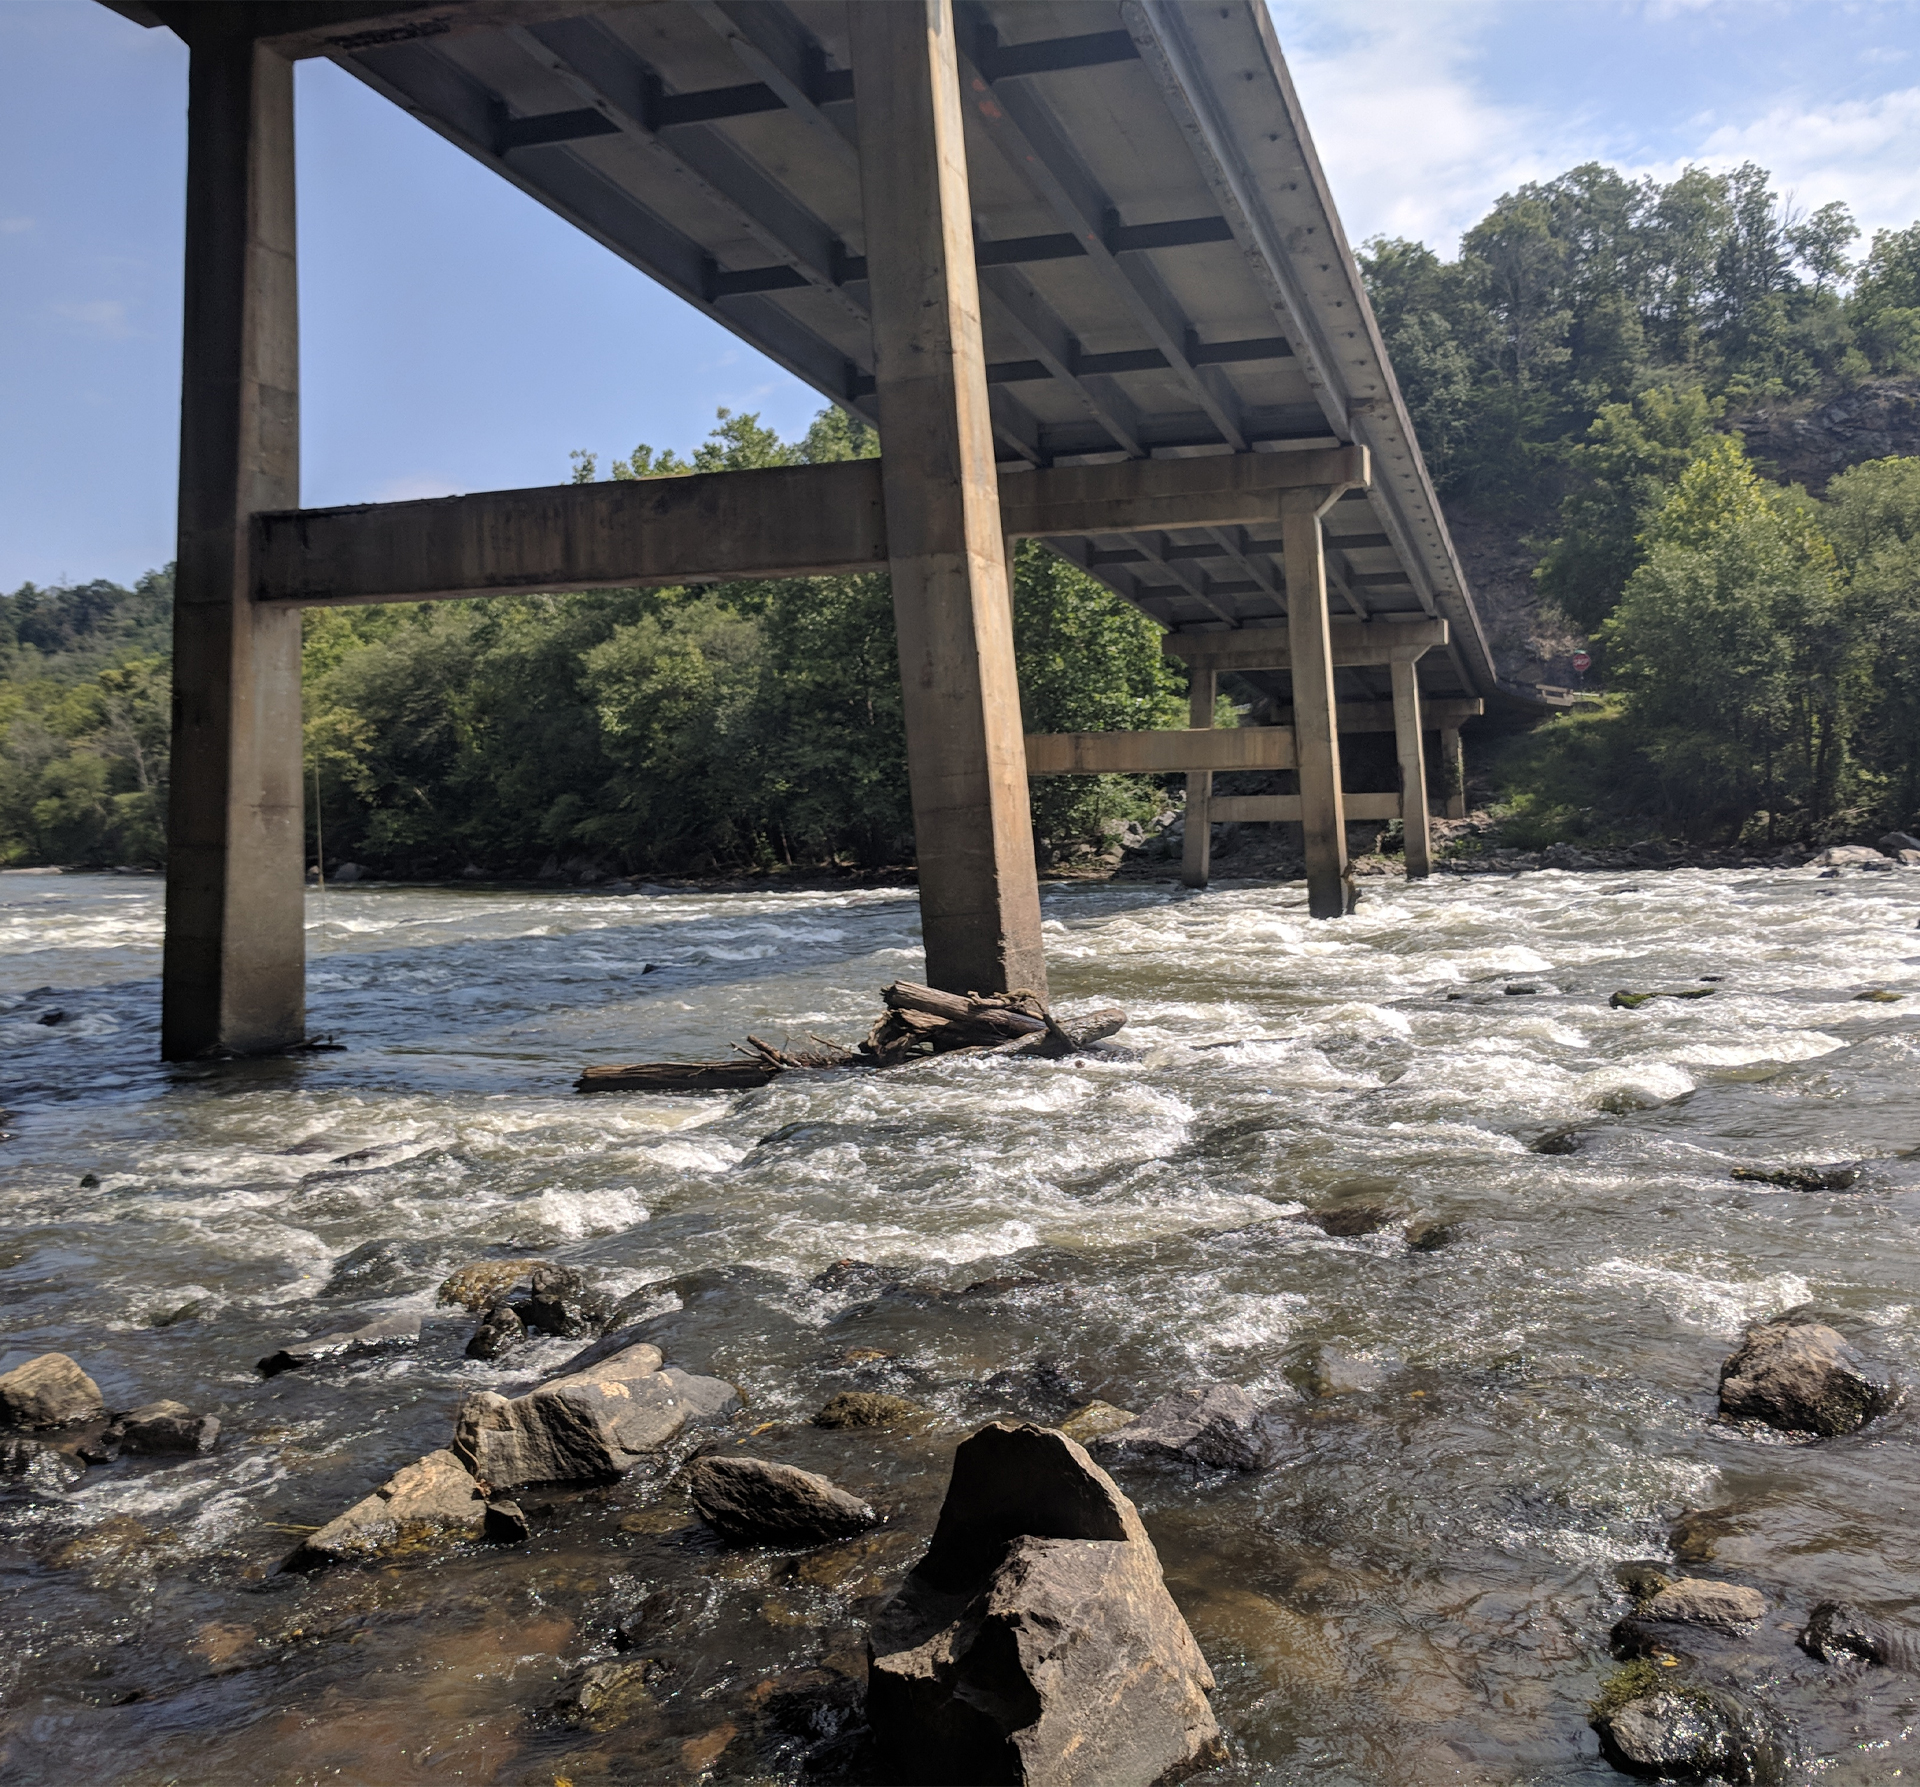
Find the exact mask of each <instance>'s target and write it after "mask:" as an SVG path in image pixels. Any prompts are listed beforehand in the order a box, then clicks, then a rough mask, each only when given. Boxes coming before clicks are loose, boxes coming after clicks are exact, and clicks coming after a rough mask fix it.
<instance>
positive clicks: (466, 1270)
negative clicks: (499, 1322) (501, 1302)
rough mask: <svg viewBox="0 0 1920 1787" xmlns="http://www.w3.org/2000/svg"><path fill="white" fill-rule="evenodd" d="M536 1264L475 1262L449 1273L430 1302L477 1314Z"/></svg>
mask: <svg viewBox="0 0 1920 1787" xmlns="http://www.w3.org/2000/svg"><path fill="white" fill-rule="evenodd" d="M539 1263H540V1262H539V1261H538V1260H476V1261H474V1262H473V1263H472V1264H471V1265H467V1266H462V1267H461V1268H460V1269H459V1270H458V1271H457V1272H452V1273H449V1274H448V1275H447V1277H446V1278H445V1279H444V1280H442V1282H441V1285H440V1288H439V1290H437V1291H436V1292H434V1301H435V1302H436V1303H446V1304H450V1305H451V1306H453V1307H454V1308H456V1309H470V1310H472V1311H473V1312H474V1313H475V1314H478V1313H479V1312H480V1311H481V1310H483V1309H485V1308H486V1307H487V1305H488V1304H490V1303H492V1302H494V1301H495V1300H496V1299H497V1298H500V1297H503V1296H505V1295H506V1294H507V1292H509V1291H511V1290H512V1289H513V1287H514V1286H515V1285H517V1284H519V1283H520V1282H521V1281H522V1280H523V1279H525V1278H526V1277H528V1276H529V1275H530V1274H531V1273H532V1271H533V1269H534V1267H535V1266H537V1265H538V1264H539Z"/></svg>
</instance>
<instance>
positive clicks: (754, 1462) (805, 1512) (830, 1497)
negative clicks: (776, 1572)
mask: <svg viewBox="0 0 1920 1787" xmlns="http://www.w3.org/2000/svg"><path fill="white" fill-rule="evenodd" d="M687 1476H688V1487H689V1489H690V1490H691V1491H692V1495H693V1506H694V1511H695V1512H696V1513H697V1514H698V1515H699V1516H700V1518H701V1519H702V1520H704V1521H705V1522H706V1523H707V1524H708V1525H709V1526H710V1527H712V1528H713V1530H714V1531H715V1532H717V1533H718V1534H719V1535H720V1536H721V1538H723V1539H732V1540H733V1541H735V1542H736V1543H737V1544H743V1545H828V1544H831V1543H832V1542H833V1541H834V1540H835V1539H851V1538H852V1537H853V1536H854V1534H855V1533H863V1532H865V1531H866V1530H867V1528H868V1527H870V1526H875V1525H877V1524H878V1523H879V1519H880V1516H879V1515H877V1514H876V1513H874V1511H873V1510H872V1509H871V1508H870V1507H868V1506H867V1504H866V1503H865V1502H863V1501H861V1500H860V1499H859V1498H858V1497H857V1496H851V1495H849V1494H847V1492H846V1491H845V1490H844V1489H841V1488H839V1487H838V1486H837V1485H836V1484H834V1483H833V1482H831V1481H830V1480H829V1479H827V1478H826V1477H822V1476H820V1475H819V1474H818V1473H816V1472H814V1471H803V1470H800V1469H798V1468H796V1467H795V1466H793V1465H791V1464H774V1463H773V1462H771V1461H770V1460H768V1459H765V1458H743V1457H738V1456H733V1457H727V1456H720V1457H707V1458H700V1459H696V1460H695V1461H694V1464H693V1468H692V1469H691V1470H690V1471H689V1472H688V1473H687Z"/></svg>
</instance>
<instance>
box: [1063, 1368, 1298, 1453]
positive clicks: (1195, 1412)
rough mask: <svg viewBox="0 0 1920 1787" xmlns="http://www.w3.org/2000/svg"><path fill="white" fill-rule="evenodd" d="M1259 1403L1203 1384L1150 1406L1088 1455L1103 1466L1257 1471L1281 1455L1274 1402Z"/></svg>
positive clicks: (1225, 1387) (1230, 1388)
mask: <svg viewBox="0 0 1920 1787" xmlns="http://www.w3.org/2000/svg"><path fill="white" fill-rule="evenodd" d="M1291 1400H1295V1398H1294V1396H1293V1393H1292V1392H1291V1391H1289V1392H1288V1393H1287V1395H1286V1396H1284V1397H1280V1398H1276V1399H1272V1400H1269V1401H1267V1402H1261V1401H1259V1400H1258V1399H1257V1398H1256V1397H1254V1396H1252V1395H1250V1394H1249V1393H1248V1392H1247V1391H1245V1390H1243V1389H1241V1388H1240V1386H1239V1385H1238V1384H1207V1385H1204V1386H1202V1387H1201V1388H1199V1389H1197V1390H1175V1391H1174V1392H1173V1393H1172V1394H1171V1395H1169V1396H1163V1397H1161V1398H1160V1400H1159V1401H1158V1402H1156V1403H1154V1404H1152V1405H1151V1406H1150V1407H1149V1408H1148V1409H1147V1410H1146V1411H1145V1413H1143V1414H1142V1415H1141V1416H1140V1418H1139V1419H1138V1420H1137V1421H1135V1422H1133V1423H1132V1425H1131V1426H1127V1427H1118V1428H1115V1429H1114V1430H1113V1431H1112V1432H1110V1433H1103V1434H1101V1435H1100V1436H1099V1437H1098V1438H1097V1439H1096V1440H1095V1441H1094V1442H1093V1447H1092V1450H1093V1452H1094V1454H1095V1456H1096V1457H1098V1458H1099V1459H1100V1460H1101V1461H1102V1462H1103V1463H1113V1464H1148V1463H1175V1464H1197V1465H1203V1466H1206V1467H1207V1468H1209V1469H1212V1470H1229V1471H1257V1470H1264V1469H1265V1468H1266V1467H1267V1466H1268V1465H1270V1464H1272V1463H1273V1462H1274V1460H1275V1458H1276V1457H1277V1456H1278V1453H1279V1449H1280V1434H1279V1431H1278V1428H1277V1425H1276V1423H1275V1421H1274V1418H1273V1409H1274V1407H1275V1404H1276V1402H1278V1401H1291Z"/></svg>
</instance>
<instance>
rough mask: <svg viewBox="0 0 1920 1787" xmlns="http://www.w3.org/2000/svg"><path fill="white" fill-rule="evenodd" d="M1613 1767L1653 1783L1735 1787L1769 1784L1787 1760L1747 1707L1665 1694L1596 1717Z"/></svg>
mask: <svg viewBox="0 0 1920 1787" xmlns="http://www.w3.org/2000/svg"><path fill="white" fill-rule="evenodd" d="M1593 1726H1594V1729H1595V1731H1597V1732H1598V1733H1599V1735H1600V1748H1601V1751H1602V1753H1603V1754H1604V1755H1605V1756H1606V1758H1607V1760H1608V1761H1609V1762H1611V1763H1612V1764H1613V1765H1614V1767H1615V1768H1618V1769H1621V1770H1623V1771H1624V1772H1626V1773H1627V1774H1634V1775H1643V1776H1649V1777H1652V1778H1655V1779H1668V1778H1672V1777H1678V1778H1679V1779H1681V1780H1694V1779H1699V1778H1701V1777H1705V1778H1707V1779H1709V1780H1716V1781H1730V1782H1735V1783H1756V1782H1765V1781H1771V1780H1773V1779H1775V1778H1776V1777H1777V1775H1778V1772H1779V1770H1780V1768H1781V1767H1782V1766H1783V1765H1784V1762H1785V1754H1784V1751H1783V1749H1782V1747H1781V1745H1780V1742H1779V1740H1778V1738H1777V1737H1775V1735H1774V1733H1773V1731H1772V1729H1771V1727H1770V1726H1769V1725H1768V1723H1767V1720H1766V1718H1765V1716H1764V1715H1763V1714H1762V1713H1761V1712H1760V1710H1759V1708H1757V1707H1755V1706H1754V1705H1753V1704H1752V1703H1751V1702H1749V1701H1746V1700H1743V1699H1741V1698H1740V1697H1739V1696H1738V1695H1735V1694H1731V1693H1728V1692H1726V1691H1725V1690H1723V1689H1718V1688H1698V1687H1691V1686H1688V1687H1682V1688H1663V1689H1659V1690H1657V1691H1656V1692H1653V1693H1650V1694H1643V1695H1641V1696H1639V1697H1638V1698H1637V1699H1632V1700H1628V1701H1625V1702H1623V1703H1622V1704H1620V1705H1618V1706H1615V1707H1612V1708H1610V1709H1608V1710H1606V1711H1603V1712H1599V1713H1596V1715H1595V1717H1594V1721H1593Z"/></svg>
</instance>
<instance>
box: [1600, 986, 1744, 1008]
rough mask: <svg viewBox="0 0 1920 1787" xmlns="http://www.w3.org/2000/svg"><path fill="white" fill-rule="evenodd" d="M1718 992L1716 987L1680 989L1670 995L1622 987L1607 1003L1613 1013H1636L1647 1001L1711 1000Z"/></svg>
mask: <svg viewBox="0 0 1920 1787" xmlns="http://www.w3.org/2000/svg"><path fill="white" fill-rule="evenodd" d="M1719 990H1720V989H1719V988H1718V987H1682V988H1680V989H1679V991H1677V992H1672V993H1659V992H1655V993H1634V992H1629V991H1628V990H1627V989H1626V988H1624V987H1623V988H1622V989H1621V990H1620V991H1619V992H1617V993H1615V994H1614V995H1613V996H1612V997H1611V998H1610V999H1608V1001H1607V1003H1608V1004H1609V1005H1610V1006H1612V1007H1613V1009H1614V1010H1615V1011H1638V1010H1639V1009H1640V1007H1641V1006H1643V1005H1645V1004H1646V1003H1647V1001H1648V1000H1649V999H1711V998H1712V997H1713V996H1714V994H1716V993H1717V992H1719Z"/></svg>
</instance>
